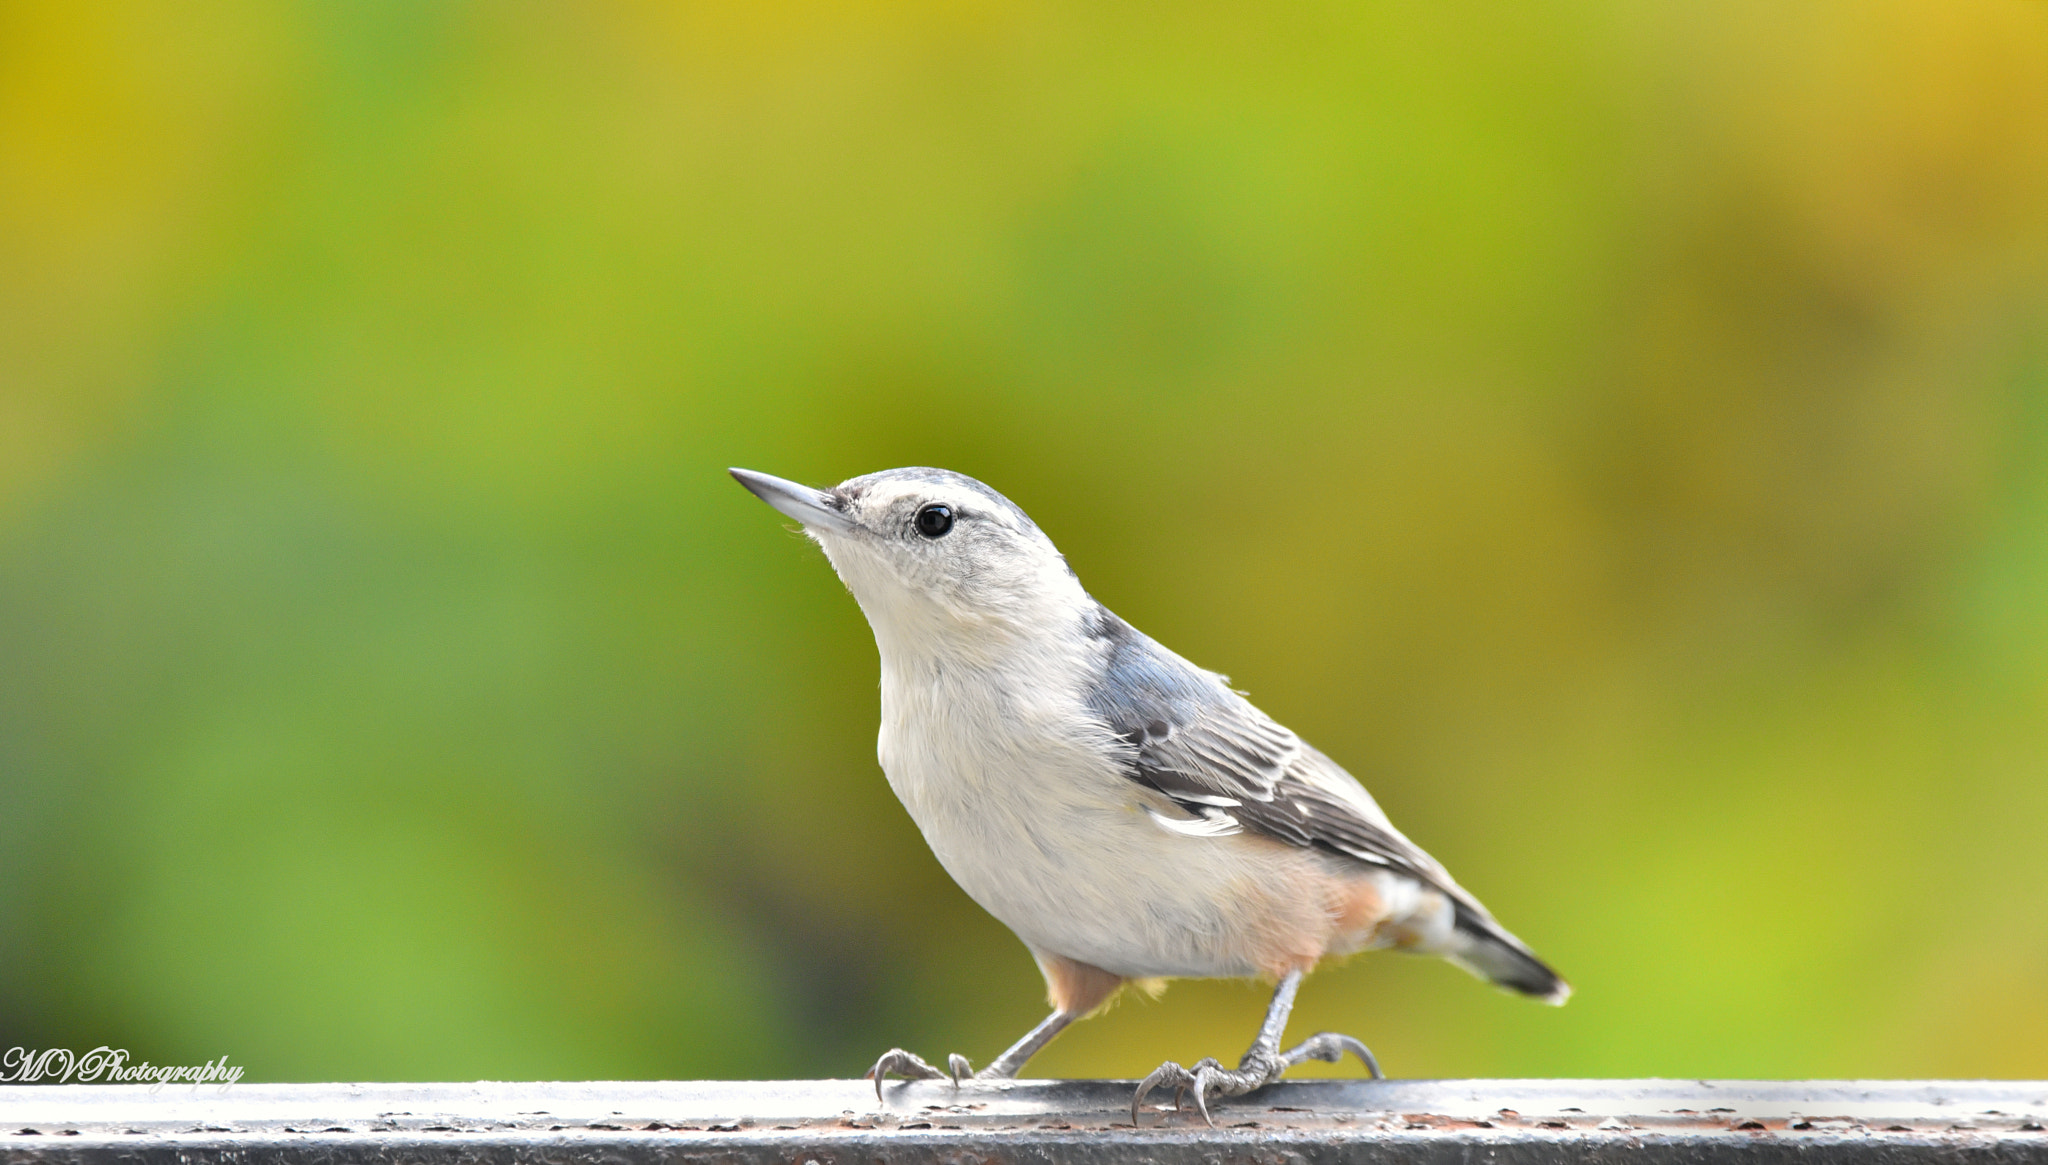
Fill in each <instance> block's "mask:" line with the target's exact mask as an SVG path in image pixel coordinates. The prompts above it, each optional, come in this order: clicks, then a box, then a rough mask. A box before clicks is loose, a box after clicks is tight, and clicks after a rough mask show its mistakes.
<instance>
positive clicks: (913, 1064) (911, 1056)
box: [861, 1048, 974, 1100]
mask: <svg viewBox="0 0 2048 1165" xmlns="http://www.w3.org/2000/svg"><path fill="white" fill-rule="evenodd" d="M891 1074H894V1075H897V1076H901V1077H903V1078H905V1079H907V1080H948V1079H950V1080H951V1081H952V1082H953V1087H955V1088H958V1087H960V1081H962V1080H964V1079H966V1078H967V1077H970V1076H972V1075H974V1065H972V1064H970V1063H968V1062H967V1057H965V1056H963V1055H961V1054H960V1053H958V1052H954V1053H953V1054H952V1055H950V1056H947V1057H946V1070H945V1071H943V1072H941V1071H939V1070H938V1069H937V1068H934V1067H932V1066H931V1065H930V1064H927V1063H925V1062H924V1057H922V1056H920V1055H918V1054H917V1053H916V1052H906V1051H904V1050H903V1049H902V1048H890V1049H889V1050H888V1051H886V1052H884V1053H882V1058H881V1059H879V1060H876V1061H875V1066H874V1067H872V1068H870V1069H868V1070H867V1071H866V1072H864V1073H862V1074H861V1079H863V1080H872V1081H874V1082H875V1099H876V1100H880V1099H882V1078H883V1077H884V1076H888V1075H891Z"/></svg>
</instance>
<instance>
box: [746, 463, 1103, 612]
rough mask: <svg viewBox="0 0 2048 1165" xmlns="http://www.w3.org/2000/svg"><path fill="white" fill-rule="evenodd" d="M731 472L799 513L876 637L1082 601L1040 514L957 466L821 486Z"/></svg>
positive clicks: (1071, 606) (1067, 608)
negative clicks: (1035, 516) (1029, 511)
mask: <svg viewBox="0 0 2048 1165" xmlns="http://www.w3.org/2000/svg"><path fill="white" fill-rule="evenodd" d="M732 475H733V477H734V478H735V479H737V480H738V481H739V483H740V484H741V485H743V486H745V487H747V489H749V490H751V491H752V492H753V494H754V496H756V497H758V498H760V499H761V500H762V501H764V502H767V503H768V504H769V505H771V506H773V507H775V508H776V509H777V510H779V511H781V512H782V513H784V514H786V515H788V516H789V517H791V518H794V519H796V520H797V521H798V522H801V523H803V528H804V533H805V534H808V535H809V536H810V537H811V538H812V539H813V540H814V541H816V542H817V543H818V545H819V546H821V547H823V548H824V550H825V556H826V557H827V558H829V559H831V561H832V567H833V569H834V570H837V571H838V572H839V577H840V578H841V579H842V580H843V581H844V582H845V583H846V586H847V589H848V590H850V591H852V592H853V597H854V599H855V600H856V601H858V602H859V603H860V606H861V610H862V611H863V612H865V613H866V615H867V617H868V622H869V623H870V624H872V625H873V626H874V629H875V634H876V637H877V638H878V639H881V640H884V641H885V642H887V641H889V640H896V641H898V642H900V643H902V644H903V645H904V646H913V645H914V644H915V642H916V641H919V640H931V639H933V638H934V637H936V639H937V640H939V641H941V642H945V641H960V645H962V646H964V645H965V644H966V642H970V641H974V640H984V639H987V638H990V637H993V638H997V639H1007V638H1009V637H1011V636H1012V635H1015V634H1018V633H1022V634H1025V635H1029V634H1031V633H1032V632H1034V631H1043V630H1044V629H1046V628H1048V627H1050V626H1057V625H1061V624H1063V623H1065V622H1066V621H1067V620H1069V619H1071V618H1072V617H1073V616H1074V615H1075V614H1076V613H1077V612H1079V611H1080V610H1082V609H1083V608H1084V607H1085V606H1086V604H1087V603H1088V602H1089V600H1088V596H1087V594H1086V593H1085V592H1084V591H1083V590H1082V589H1081V583H1080V580H1078V579H1076V578H1075V577H1074V573H1073V571H1071V570H1069V569H1068V568H1067V562H1066V559H1064V558H1062V557H1061V556H1060V552H1059V550H1058V549H1057V548H1056V547H1054V546H1053V544H1052V540H1051V539H1049V538H1047V537H1046V536H1045V534H1044V533H1043V532H1041V531H1040V530H1039V528H1038V526H1037V524H1036V523H1034V522H1033V521H1032V520H1031V519H1030V518H1029V517H1027V516H1026V515H1025V513H1024V511H1023V510H1020V509H1018V508H1017V506H1016V505H1015V504H1014V503H1012V502H1011V501H1010V500H1009V499H1008V498H1006V497H1004V496H1003V495H1001V494H999V493H997V492H996V491H994V490H992V489H990V488H989V487H987V486H985V485H983V484H982V483H980V482H978V481H976V480H974V479H973V478H971V477H967V476H965V475H963V474H958V473H954V472H952V471H951V470H946V469H924V468H913V469H885V470H883V471H881V472H880V473H870V474H867V475H866V476H864V477H856V478H852V479H849V480H847V481H843V482H841V483H839V484H838V485H836V486H833V487H831V488H829V489H812V488H811V487H809V486H806V485H799V484H797V483H796V482H793V481H786V480H784V479H782V478H779V477H771V476H769V475H768V474H765V473H756V472H754V471H753V470H751V469H735V470H732Z"/></svg>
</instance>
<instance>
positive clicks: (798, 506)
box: [728, 469, 853, 534]
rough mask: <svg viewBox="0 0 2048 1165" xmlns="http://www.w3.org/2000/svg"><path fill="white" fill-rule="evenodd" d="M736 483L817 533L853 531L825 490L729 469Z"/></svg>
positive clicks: (741, 470) (766, 475) (745, 470)
mask: <svg viewBox="0 0 2048 1165" xmlns="http://www.w3.org/2000/svg"><path fill="white" fill-rule="evenodd" d="M728 472H730V473H731V474H732V477H733V480H734V481H737V482H739V483H740V484H741V485H743V486H746V487H747V489H748V491H749V492H751V493H752V494H753V495H754V496H755V497H757V498H760V499H761V500H762V501H764V502H767V503H768V504H769V505H771V506H774V507H775V508H776V509H777V510H780V511H781V512H782V513H784V514H787V515H788V516H790V517H792V518H795V519H796V520H797V521H799V522H802V523H803V524H804V525H805V526H807V527H810V528H811V529H814V530H830V531H832V532H833V533H835V534H845V533H847V532H848V531H850V530H852V529H853V523H852V522H851V521H850V520H848V519H847V517H846V515H845V514H842V513H840V512H839V509H838V507H836V506H834V505H833V504H832V500H831V497H830V496H829V495H828V494H826V493H825V491H823V490H816V489H812V488H811V487H810V486H807V485H798V484H797V483H795V482H793V481H785V480H783V479H782V478H779V477H772V476H770V475H768V474H765V473H756V472H754V471H753V470H751V469H734V470H729V471H728Z"/></svg>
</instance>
